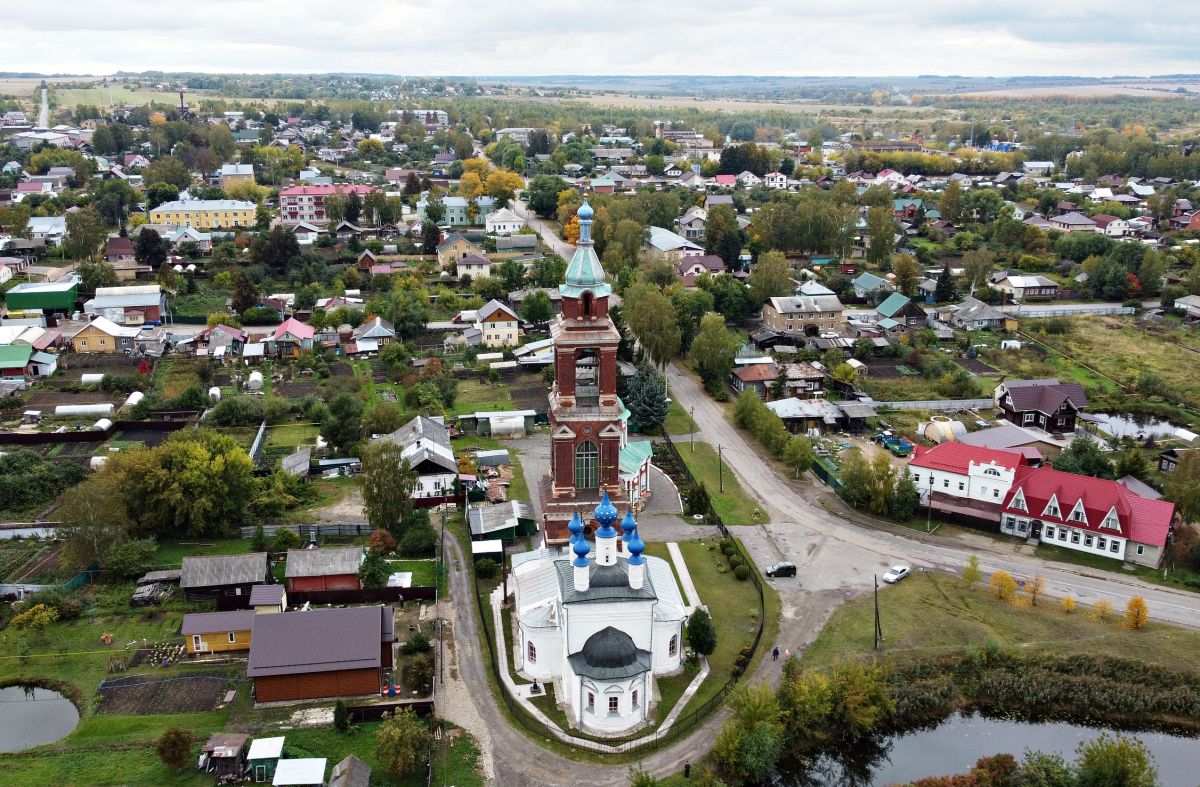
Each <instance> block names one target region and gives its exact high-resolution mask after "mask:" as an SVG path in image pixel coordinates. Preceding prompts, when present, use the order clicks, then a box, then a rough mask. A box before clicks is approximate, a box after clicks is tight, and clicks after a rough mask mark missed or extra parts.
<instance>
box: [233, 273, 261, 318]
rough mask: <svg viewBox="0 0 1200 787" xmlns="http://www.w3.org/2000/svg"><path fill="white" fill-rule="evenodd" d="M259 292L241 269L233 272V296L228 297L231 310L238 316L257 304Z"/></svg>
mask: <svg viewBox="0 0 1200 787" xmlns="http://www.w3.org/2000/svg"><path fill="white" fill-rule="evenodd" d="M258 299H259V292H258V287H256V286H255V284H254V280H253V279H251V278H250V275H249V274H248V273H246V271H244V270H242V269H241V268H237V269H235V270H234V271H233V294H232V295H231V296H230V301H231V305H232V306H233V310H234V311H235V312H237V313H238V314H241V313H242V312H244V311H246V310H247V309H250V308H252V307H253V306H254V305H255V304H256V303H258Z"/></svg>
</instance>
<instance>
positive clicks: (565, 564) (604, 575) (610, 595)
mask: <svg viewBox="0 0 1200 787" xmlns="http://www.w3.org/2000/svg"><path fill="white" fill-rule="evenodd" d="M554 568H555V570H556V571H557V572H558V586H559V592H560V594H561V596H562V600H563V603H564V604H584V603H591V602H595V601H614V600H624V601H639V600H647V601H653V600H654V599H656V598H658V596H657V595H656V594H655V592H654V582H653V580H652V579H651V578H650V577H649V576H647V577H646V581H644V582H643V583H642V586H641V587H640V588H638V589H636V590H635V589H634V588H631V587H630V586H629V561H628V559H627V558H623V557H619V558H617V563H616V565H612V566H600V565H597V564H596V563H595V562H594V561H593V562H592V563H591V564H590V565H589V566H588V589H587V590H584V591H582V592H581V591H578V590H576V589H575V573H574V572H575V567H574V566H572V565H571V561H570V560H566V559H563V560H556V561H554Z"/></svg>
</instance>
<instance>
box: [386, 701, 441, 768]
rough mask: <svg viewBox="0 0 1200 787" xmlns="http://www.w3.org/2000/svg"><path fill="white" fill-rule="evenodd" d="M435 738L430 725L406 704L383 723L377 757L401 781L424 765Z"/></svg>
mask: <svg viewBox="0 0 1200 787" xmlns="http://www.w3.org/2000/svg"><path fill="white" fill-rule="evenodd" d="M432 742H433V738H432V736H431V735H430V734H429V728H428V727H426V726H425V723H424V722H422V721H421V720H420V719H418V718H417V716H416V714H414V713H413V712H412V711H411V710H409V709H407V708H405V709H403V710H401V711H397V712H396V713H394V714H392V715H391V716H390V717H388V718H386V719H385V720H384V721H383V723H381V724H380V725H379V729H378V730H377V731H376V733H375V757H376V759H378V760H379V764H380V765H382V766H383V770H384V773H386V774H387V775H388V777H389V778H391V779H393V780H395V781H400V780H401V779H403V778H404V777H405V776H408V775H409V774H411V773H413V772H414V771H415V770H416V769H417V768H418V767H420V766H421V764H422V763H423V762H424V761H425V758H426V755H427V754H428V753H429V747H430V745H431V744H432Z"/></svg>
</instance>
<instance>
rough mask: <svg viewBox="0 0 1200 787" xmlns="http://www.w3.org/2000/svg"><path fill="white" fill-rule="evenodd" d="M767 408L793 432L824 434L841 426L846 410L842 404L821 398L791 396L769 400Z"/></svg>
mask: <svg viewBox="0 0 1200 787" xmlns="http://www.w3.org/2000/svg"><path fill="white" fill-rule="evenodd" d="M847 406H849V405H847ZM767 408H768V409H770V411H771V412H773V413H775V415H777V416H779V419H780V420H781V421H783V425H784V427H785V428H786V429H787V430H788V431H789V432H792V433H793V434H823V433H825V432H828V431H830V430H832V429H837V428H840V424H841V423H842V421H843V420H844V419H845V411H844V410H843V409H842V408H841V407H840V406H838V405H836V404H834V403H833V402H830V401H827V400H825V399H819V398H818V399H802V398H799V397H795V396H789V397H787V398H786V399H776V400H775V401H773V402H767Z"/></svg>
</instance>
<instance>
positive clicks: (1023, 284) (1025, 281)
mask: <svg viewBox="0 0 1200 787" xmlns="http://www.w3.org/2000/svg"><path fill="white" fill-rule="evenodd" d="M992 287H993V288H995V289H997V290H999V291H1000V292H1003V293H1005V294H1006V295H1010V296H1012V299H1013V300H1014V301H1034V300H1051V299H1053V298H1054V297H1055V296H1056V295H1057V294H1058V284H1056V283H1055V282H1053V281H1051V280H1050V279H1047V278H1046V277H1045V276H1013V275H1011V274H1010V275H1007V276H1004V277H1002V278H1001V279H999V280H997V281H996V282H995V283H994V284H992Z"/></svg>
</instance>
